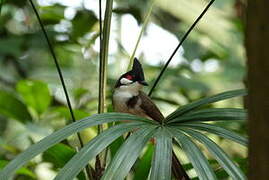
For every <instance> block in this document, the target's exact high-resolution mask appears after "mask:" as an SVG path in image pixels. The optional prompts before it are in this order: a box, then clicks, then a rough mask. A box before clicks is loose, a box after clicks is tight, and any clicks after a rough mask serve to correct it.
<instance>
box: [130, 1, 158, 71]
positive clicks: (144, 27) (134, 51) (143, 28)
mask: <svg viewBox="0 0 269 180" xmlns="http://www.w3.org/2000/svg"><path fill="white" fill-rule="evenodd" d="M154 2H155V0H152V2H151V5H150V8H149V10H148V13H147V15H146V17H145V20H144V23H143V26H142V28H141V30H140V33H139V36H138V38H137V41H136V44H135V48H134V50H133V53H132V55H131V57H130V63H129V66H128V70H131V69H132V66H133V63H134V57H135V53H136V50H137V48H138V45H139V43H140V40H141V38H142V35H143V33H144V31H145V29H146V27H147V24H148V22H149V19H150V15H151V12H152V9H153V6H154Z"/></svg>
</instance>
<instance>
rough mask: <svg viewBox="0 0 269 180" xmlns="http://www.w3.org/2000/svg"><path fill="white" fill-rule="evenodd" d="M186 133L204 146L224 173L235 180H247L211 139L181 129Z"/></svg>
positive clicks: (192, 131) (195, 132)
mask: <svg viewBox="0 0 269 180" xmlns="http://www.w3.org/2000/svg"><path fill="white" fill-rule="evenodd" d="M181 130H182V131H184V132H186V133H187V134H189V135H190V136H192V137H193V138H195V139H197V140H198V141H200V142H201V143H202V144H204V145H205V146H206V147H207V149H208V151H209V152H210V153H211V154H212V155H213V156H214V157H215V159H216V160H217V161H218V162H219V164H220V165H221V166H222V167H223V168H224V169H225V170H226V172H227V173H228V174H229V175H230V176H231V177H232V178H233V179H236V180H245V179H247V178H246V176H245V174H244V173H243V172H242V170H241V169H240V168H238V167H237V166H236V165H235V164H234V163H233V161H232V160H231V159H230V158H229V157H228V156H227V155H226V153H225V152H224V151H223V150H222V149H221V148H220V147H219V146H218V145H217V144H216V143H214V142H213V141H212V140H211V139H209V138H208V137H206V136H205V135H203V134H202V133H199V132H197V131H194V130H190V129H185V128H184V129H181Z"/></svg>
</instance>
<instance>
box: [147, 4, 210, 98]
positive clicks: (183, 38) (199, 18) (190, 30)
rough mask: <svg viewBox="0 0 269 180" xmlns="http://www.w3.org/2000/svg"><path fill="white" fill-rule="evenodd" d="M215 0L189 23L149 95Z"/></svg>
mask: <svg viewBox="0 0 269 180" xmlns="http://www.w3.org/2000/svg"><path fill="white" fill-rule="evenodd" d="M214 1H215V0H211V1H210V2H209V3H208V5H207V6H206V7H205V9H204V10H203V12H202V13H201V14H200V15H199V16H198V18H197V19H196V20H195V21H194V23H193V24H192V25H191V27H190V28H189V29H188V31H187V32H186V33H185V34H184V36H183V37H182V39H181V41H180V42H179V44H178V45H177V47H176V48H175V50H174V51H173V53H172V54H171V56H170V57H169V59H168V60H167V62H166V64H165V65H164V67H163V68H162V70H161V72H160V74H159V75H158V77H157V79H156V80H155V82H154V84H153V86H152V88H151V89H150V91H149V94H148V95H149V96H151V94H152V93H153V90H154V89H155V87H156V86H157V84H158V82H159V81H160V79H161V77H162V75H163V73H164V71H165V70H166V68H167V67H168V65H169V63H170V62H171V60H172V58H173V57H174V55H175V54H176V52H177V50H178V49H179V48H180V47H181V45H182V44H183V42H184V41H185V40H186V39H187V37H188V36H189V34H190V33H191V32H192V30H193V28H194V27H195V26H196V24H197V23H198V22H199V21H200V20H201V19H202V17H203V16H204V15H205V13H206V12H207V10H208V9H209V8H210V6H211V5H212V4H213V3H214Z"/></svg>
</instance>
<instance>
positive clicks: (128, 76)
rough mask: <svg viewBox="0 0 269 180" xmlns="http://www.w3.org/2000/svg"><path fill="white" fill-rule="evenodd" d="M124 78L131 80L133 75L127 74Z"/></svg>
mask: <svg viewBox="0 0 269 180" xmlns="http://www.w3.org/2000/svg"><path fill="white" fill-rule="evenodd" d="M125 78H126V79H129V80H132V79H133V77H132V76H131V75H127V76H126V77H125Z"/></svg>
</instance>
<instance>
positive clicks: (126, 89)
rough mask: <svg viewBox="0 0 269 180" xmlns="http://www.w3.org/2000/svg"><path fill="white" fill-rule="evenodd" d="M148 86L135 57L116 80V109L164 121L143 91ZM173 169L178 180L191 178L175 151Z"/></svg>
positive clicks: (113, 98) (114, 96) (114, 98)
mask: <svg viewBox="0 0 269 180" xmlns="http://www.w3.org/2000/svg"><path fill="white" fill-rule="evenodd" d="M144 86H148V83H147V82H146V81H145V76H144V71H143V68H142V65H141V63H140V62H139V60H138V59H137V58H134V61H133V66H132V69H131V70H130V71H128V72H126V73H124V74H122V75H121V76H120V77H119V79H118V80H117V81H116V84H115V87H114V92H113V97H112V105H113V108H114V111H116V112H121V113H129V114H133V115H136V116H140V117H144V118H148V119H152V120H154V121H157V122H159V123H162V121H163V120H164V118H165V117H164V116H163V114H162V113H161V111H160V110H159V108H158V107H157V105H156V104H155V103H154V102H153V100H152V99H151V98H150V97H149V96H147V94H146V93H144V92H143V91H142V89H143V87H144ZM172 171H173V175H174V177H175V178H176V179H177V180H189V179H190V178H189V177H188V174H187V173H186V171H185V170H184V169H183V167H182V165H181V164H180V162H179V160H178V158H177V156H176V155H175V153H174V151H173V153H172Z"/></svg>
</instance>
